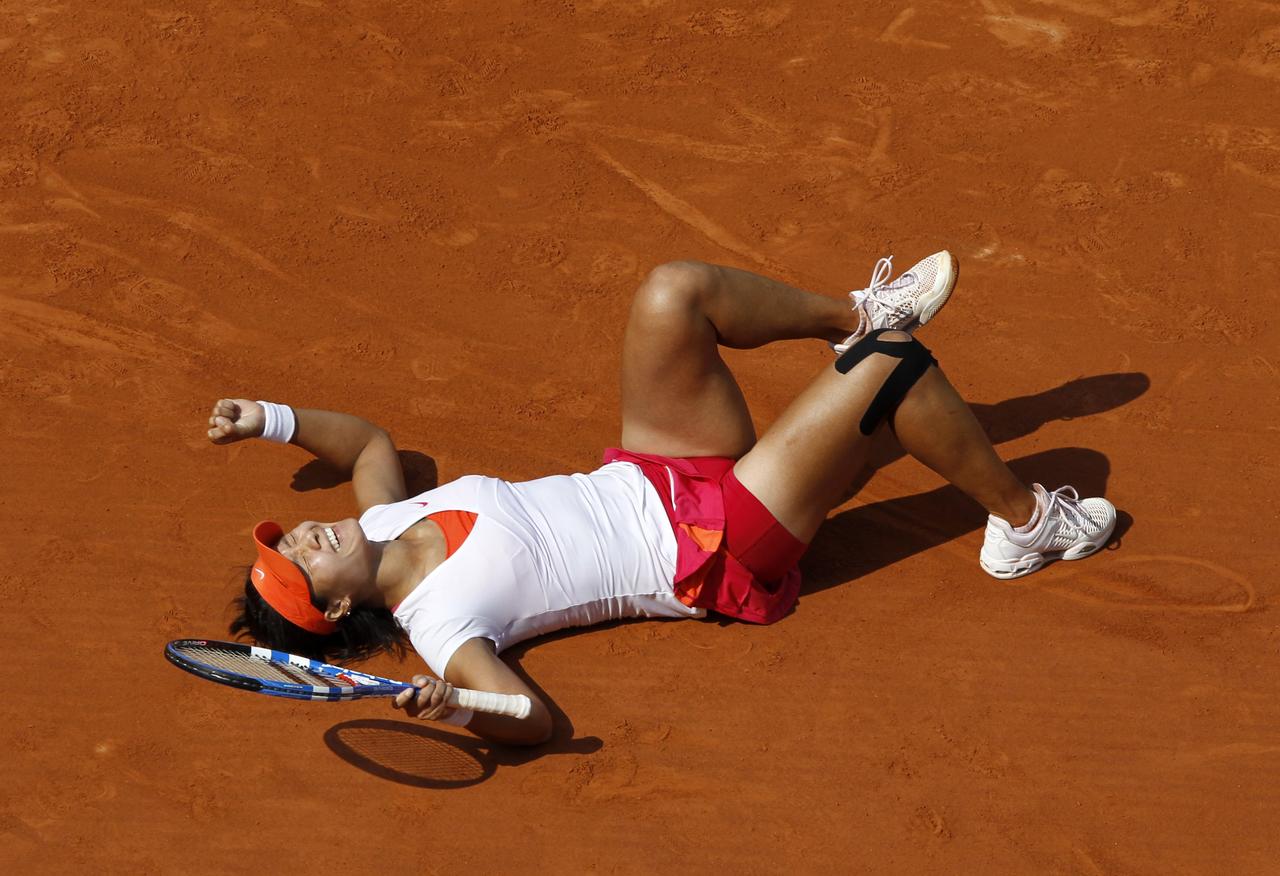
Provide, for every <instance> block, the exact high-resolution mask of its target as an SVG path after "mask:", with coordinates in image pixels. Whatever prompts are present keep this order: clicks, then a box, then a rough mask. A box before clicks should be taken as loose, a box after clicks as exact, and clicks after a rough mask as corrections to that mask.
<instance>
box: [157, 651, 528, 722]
mask: <svg viewBox="0 0 1280 876" xmlns="http://www.w3.org/2000/svg"><path fill="white" fill-rule="evenodd" d="M193 647H206V648H216V649H220V650H226V651H231V652H233V653H237V654H240V655H243V656H244V657H246V658H257V659H259V660H264V661H268V662H269V663H270V664H271V665H273V666H276V667H279V671H281V672H284V671H285V667H288V666H294V667H297V668H298V669H301V670H304V671H306V672H309V673H312V674H314V675H318V676H320V677H321V678H332V679H335V680H338V681H343V682H345V684H340V685H339V684H335V685H325V686H321V685H315V684H305V683H303V682H283V681H275V680H272V679H267V678H254V677H251V676H247V675H242V674H240V673H237V672H235V671H233V670H230V669H226V668H224V667H220V666H217V665H214V664H213V663H208V662H204V661H202V660H200V659H199V658H198V657H196V656H194V655H191V654H187V653H184V649H187V648H193ZM164 656H165V657H166V658H167V659H168V661H169V662H170V663H172V664H173V665H174V666H177V667H178V668H179V669H182V670H185V671H186V672H190V673H191V674H192V675H196V676H199V677H200V678H204V679H207V680H209V681H213V682H217V683H218V684H225V685H227V686H228V687H234V688H239V689H240V690H247V691H251V692H253V693H261V694H266V695H267V696H273V697H283V698H285V699H292V700H313V701H321V702H340V701H343V700H355V699H363V698H365V697H394V696H396V695H397V694H399V693H400V692H401V691H405V690H417V688H416V687H415V686H414V685H412V684H409V683H407V682H403V681H396V680H395V679H392V678H383V677H382V676H380V675H373V674H371V673H368V672H360V671H359V670H356V669H348V668H346V667H343V666H335V665H334V664H332V663H324V662H322V661H320V660H312V659H310V658H309V657H302V656H300V655H298V654H289V653H287V652H285V651H276V650H275V649H273V648H263V647H260V646H258V645H246V644H244V643H242V642H220V641H216V640H213V639H176V640H174V641H172V642H169V643H168V644H167V645H165V648H164ZM449 705H451V706H453V707H454V708H463V709H473V710H475V711H480V712H487V713H490V714H499V715H508V716H510V717H513V718H524V717H527V716H528V714H529V712H530V710H531V709H532V703H531V702H530V701H529V698H528V697H527V696H524V695H523V694H495V693H490V692H488V691H472V690H466V689H465V688H455V689H454V692H453V695H452V696H451V697H450V698H449Z"/></svg>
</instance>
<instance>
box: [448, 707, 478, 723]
mask: <svg viewBox="0 0 1280 876" xmlns="http://www.w3.org/2000/svg"><path fill="white" fill-rule="evenodd" d="M475 716H476V713H475V712H474V711H472V710H471V709H454V710H453V711H452V712H451V713H450V714H449V717H447V718H441V719H440V723H441V724H452V725H453V726H454V727H465V726H467V725H468V724H470V723H471V719H472V718H474V717H475Z"/></svg>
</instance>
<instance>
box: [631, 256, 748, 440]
mask: <svg viewBox="0 0 1280 876" xmlns="http://www.w3.org/2000/svg"><path fill="white" fill-rule="evenodd" d="M704 282H705V275H704V274H703V273H702V266H700V265H697V264H696V263H689V264H683V263H676V264H672V265H663V266H661V267H659V268H657V269H655V270H654V271H653V272H652V273H650V275H649V277H648V278H647V279H646V280H645V282H644V283H643V284H642V285H641V287H640V288H639V289H638V290H637V292H636V296H635V299H634V301H633V302H632V306H631V316H630V318H629V321H628V323H627V333H626V338H625V340H624V342H623V347H622V446H623V447H624V448H626V449H627V450H632V451H635V452H637V453H656V454H661V455H663V456H729V457H734V458H737V457H739V456H741V455H742V454H744V453H746V452H747V451H748V450H749V449H751V446H752V445H753V444H754V443H755V428H754V426H753V425H752V423H751V414H750V412H749V411H748V410H747V402H746V399H745V398H744V397H743V395H742V389H741V388H740V387H739V386H738V383H737V381H736V380H734V378H733V374H732V373H730V371H729V367H728V366H727V365H725V363H724V360H723V359H721V358H720V353H719V348H718V344H717V341H716V331H715V327H714V326H713V325H712V324H711V322H710V320H708V319H707V317H706V316H705V315H704V312H703V301H704V298H703V296H704V295H705V294H707V293H706V287H705V286H703V285H702V284H703V283H704Z"/></svg>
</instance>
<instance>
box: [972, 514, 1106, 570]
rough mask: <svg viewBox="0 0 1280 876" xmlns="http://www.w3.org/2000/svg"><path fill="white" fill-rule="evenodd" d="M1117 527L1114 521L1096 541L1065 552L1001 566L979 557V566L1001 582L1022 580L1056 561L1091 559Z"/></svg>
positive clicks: (1029, 557) (1028, 557) (1006, 562)
mask: <svg viewBox="0 0 1280 876" xmlns="http://www.w3.org/2000/svg"><path fill="white" fill-rule="evenodd" d="M1115 530H1116V525H1115V522H1114V521H1113V522H1112V524H1111V525H1110V526H1109V527H1107V530H1106V531H1105V532H1102V533H1100V534H1099V537H1098V539H1097V540H1096V541H1086V542H1083V543H1082V544H1077V545H1072V546H1071V547H1069V548H1067V549H1066V550H1065V551H1050V552H1049V553H1044V554H1039V553H1034V554H1026V555H1025V556H1022V557H1019V558H1018V559H1016V560H1002V561H1001V562H1000V564H999V566H996V565H993V564H991V563H988V562H987V558H986V557H984V556H982V555H981V554H979V555H978V564H979V565H980V566H982V571H984V572H986V573H987V574H988V575H990V576H991V577H992V578H999V579H1000V580H1001V581H1010V580H1012V579H1014V578H1021V577H1022V576H1024V575H1030V574H1031V573H1032V572H1037V571H1039V570H1040V569H1043V568H1044V567H1045V566H1046V565H1047V564H1049V563H1052V562H1053V561H1054V560H1066V561H1067V562H1070V561H1072V560H1083V559H1084V558H1085V557H1091V556H1093V555H1094V554H1096V553H1097V552H1098V551H1100V550H1101V549H1102V548H1104V547H1106V546H1107V542H1109V541H1110V540H1111V533H1113V532H1115Z"/></svg>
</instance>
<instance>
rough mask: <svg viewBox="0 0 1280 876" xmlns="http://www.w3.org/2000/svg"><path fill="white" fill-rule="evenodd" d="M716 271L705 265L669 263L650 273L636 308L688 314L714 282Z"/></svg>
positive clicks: (699, 263) (638, 291)
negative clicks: (714, 272)
mask: <svg viewBox="0 0 1280 876" xmlns="http://www.w3.org/2000/svg"><path fill="white" fill-rule="evenodd" d="M713 271H714V269H713V268H712V267H711V266H710V265H707V264H704V263H703V262H667V263H665V264H661V265H658V266H657V267H656V268H654V269H653V270H651V271H650V272H649V275H648V276H647V277H645V279H644V282H643V283H641V284H640V288H639V289H637V290H636V296H635V300H634V302H633V303H632V307H633V309H634V310H636V311H637V312H641V313H651V314H655V315H658V314H678V313H688V312H690V311H691V310H693V309H695V308H696V307H697V306H698V304H699V302H700V301H701V299H702V296H703V294H704V293H705V292H706V290H707V289H708V288H709V286H710V284H711V283H712V282H713V280H714V277H713Z"/></svg>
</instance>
